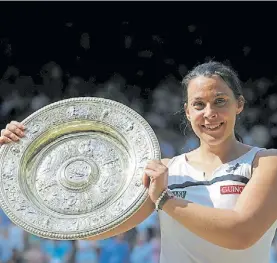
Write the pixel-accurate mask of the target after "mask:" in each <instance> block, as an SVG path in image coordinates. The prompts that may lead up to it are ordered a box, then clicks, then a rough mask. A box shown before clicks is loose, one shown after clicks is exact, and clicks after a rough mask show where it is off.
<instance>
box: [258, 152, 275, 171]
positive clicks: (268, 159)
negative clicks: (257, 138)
mask: <svg viewBox="0 0 277 263" xmlns="http://www.w3.org/2000/svg"><path fill="white" fill-rule="evenodd" d="M267 165H271V166H272V167H274V166H276V167H277V149H275V148H270V149H261V150H260V151H258V152H257V154H256V156H255V158H254V161H253V168H257V167H260V166H263V167H265V166H267Z"/></svg>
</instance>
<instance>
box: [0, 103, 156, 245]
mask: <svg viewBox="0 0 277 263" xmlns="http://www.w3.org/2000/svg"><path fill="white" fill-rule="evenodd" d="M22 123H23V124H24V125H25V126H26V132H25V134H26V135H25V137H24V138H22V139H21V140H20V141H19V142H15V143H10V144H6V145H3V146H2V147H1V149H0V180H1V190H0V203H1V206H2V209H3V210H4V212H5V213H6V214H7V216H8V217H9V218H10V219H11V220H12V221H13V222H14V223H15V224H16V225H18V226H20V227H22V228H23V229H24V230H26V231H28V232H30V233H32V234H34V235H37V236H40V237H44V238H50V239H60V240H61V239H67V240H74V239H83V238H87V237H90V236H95V235H98V234H101V233H103V232H106V231H108V230H110V229H112V228H114V227H116V226H118V225H120V224H121V223H122V222H124V221H125V220H126V219H128V218H129V217H130V216H131V215H133V214H134V213H135V212H136V211H137V210H138V209H139V207H140V206H141V205H142V204H143V203H144V202H145V200H146V199H147V194H148V193H147V189H146V188H145V187H144V186H143V184H142V175H143V170H144V167H145V165H146V163H147V162H148V161H149V160H151V159H159V158H160V148H159V144H158V140H157V138H156V136H155V134H154V132H153V130H152V129H151V127H150V126H149V124H148V123H147V122H146V121H145V120H144V119H143V118H142V117H141V116H140V115H139V114H138V113H136V112H135V111H133V110H132V109H130V108H128V107H127V106H125V105H123V104H120V103H118V102H115V101H112V100H107V99H102V98H73V99H67V100H62V101H58V102H56V103H53V104H50V105H48V106H46V107H44V108H42V109H40V110H38V111H36V112H35V113H33V114H32V115H30V116H29V117H28V118H26V119H25V120H24V121H22Z"/></svg>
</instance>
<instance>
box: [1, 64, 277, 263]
mask: <svg viewBox="0 0 277 263" xmlns="http://www.w3.org/2000/svg"><path fill="white" fill-rule="evenodd" d="M183 86H184V89H185V95H186V96H185V105H184V108H185V113H186V117H187V119H188V121H189V122H190V125H191V127H192V129H193V131H194V132H195V134H196V135H197V136H198V138H199V140H200V146H199V147H198V148H197V149H195V150H193V151H191V152H188V153H185V154H182V155H179V156H176V157H174V158H172V159H171V160H169V159H163V160H161V161H160V160H152V161H150V162H149V163H148V164H147V166H146V168H145V174H144V176H143V182H144V184H145V186H146V187H148V189H149V198H148V200H147V202H145V204H144V205H143V207H142V208H141V209H140V210H139V211H138V212H137V213H136V214H134V215H133V216H132V217H131V218H130V219H129V220H127V221H126V222H125V223H124V224H122V225H120V226H119V227H117V228H115V229H113V230H111V231H109V232H106V233H104V234H101V235H99V236H98V237H94V239H103V238H108V237H111V236H114V235H117V234H119V233H122V232H125V231H127V230H129V229H131V228H133V227H135V226H136V225H137V224H139V223H140V222H142V221H143V220H144V219H146V218H147V217H148V216H149V215H150V214H151V213H152V212H153V210H154V208H156V209H157V210H158V213H159V218H160V224H161V256H160V263H169V262H174V263H184V262H186V263H196V262H197V263H207V262H211V263H222V262H224V263H234V262H236V263H245V262H251V263H263V262H264V263H265V262H268V261H269V250H270V246H271V241H272V239H273V236H274V233H275V229H276V226H277V225H276V219H277V191H276V190H277V155H276V150H267V149H261V148H257V147H251V146H249V145H246V144H243V143H241V142H240V141H239V140H238V139H237V137H236V135H235V130H234V129H235V122H236V118H237V116H238V115H239V114H240V113H241V112H242V110H243V107H244V98H243V95H242V91H241V86H240V82H239V80H238V77H237V75H236V73H235V72H234V71H233V70H232V69H231V68H229V67H227V66H225V65H223V64H221V63H218V62H208V63H205V64H201V65H199V66H197V67H195V68H194V69H193V70H192V71H191V72H190V73H189V74H188V75H187V76H186V77H185V79H184V81H183ZM23 130H24V127H23V126H22V125H21V124H20V123H18V122H14V121H13V122H11V123H10V124H8V125H7V127H6V129H4V130H2V132H1V135H2V136H1V138H0V142H1V143H8V142H9V141H16V140H18V139H19V138H20V137H21V136H23V133H22V132H23Z"/></svg>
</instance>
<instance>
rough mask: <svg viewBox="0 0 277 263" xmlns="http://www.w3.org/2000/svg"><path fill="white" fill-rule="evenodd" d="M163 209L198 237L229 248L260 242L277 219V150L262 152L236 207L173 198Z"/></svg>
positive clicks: (242, 247) (238, 247)
mask: <svg viewBox="0 0 277 263" xmlns="http://www.w3.org/2000/svg"><path fill="white" fill-rule="evenodd" d="M163 211H164V212H166V213H167V214H168V215H170V216H171V217H173V218H174V219H175V220H177V221H178V222H179V223H180V224H182V225H183V226H184V227H186V228H187V229H189V230H190V231H191V232H193V233H195V234H197V235H198V236H200V237H202V238H204V239H206V240H207V241H209V242H211V243H214V244H216V245H219V246H222V247H225V248H229V249H246V248H248V247H250V246H252V245H253V244H254V243H256V242H257V241H258V240H259V239H260V238H261V237H262V236H263V234H264V233H265V232H266V231H267V230H268V229H269V228H270V226H271V225H272V224H273V223H274V222H275V221H276V219H277V150H266V151H262V152H261V153H258V154H257V156H256V158H255V160H254V163H253V174H252V178H251V180H250V181H249V183H248V184H247V186H246V187H245V188H244V190H243V192H242V193H241V195H240V197H239V198H238V201H237V204H236V206H235V208H234V209H233V210H227V209H217V208H209V207H205V206H202V205H198V204H195V203H191V202H188V201H184V200H181V199H175V198H174V199H170V200H168V201H167V202H166V203H165V205H164V206H163Z"/></svg>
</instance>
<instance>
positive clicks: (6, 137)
mask: <svg viewBox="0 0 277 263" xmlns="http://www.w3.org/2000/svg"><path fill="white" fill-rule="evenodd" d="M24 129H25V127H24V125H23V124H21V123H20V122H17V121H11V122H10V123H8V124H7V126H6V128H5V129H3V130H1V137H0V145H3V144H6V143H9V142H16V141H18V140H19V139H20V138H22V137H24Z"/></svg>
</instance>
